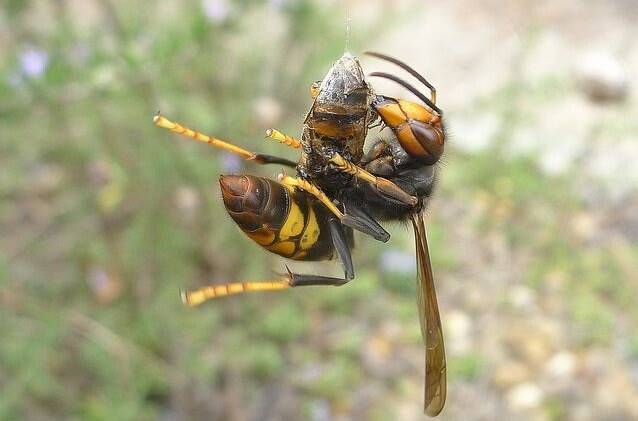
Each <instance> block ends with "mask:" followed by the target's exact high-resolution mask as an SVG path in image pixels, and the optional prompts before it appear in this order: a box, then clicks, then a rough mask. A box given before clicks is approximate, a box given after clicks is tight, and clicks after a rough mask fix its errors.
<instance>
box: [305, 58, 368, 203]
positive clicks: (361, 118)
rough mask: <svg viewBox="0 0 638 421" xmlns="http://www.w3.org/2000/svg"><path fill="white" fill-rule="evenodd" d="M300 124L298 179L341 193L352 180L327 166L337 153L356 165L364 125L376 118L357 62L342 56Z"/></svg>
mask: <svg viewBox="0 0 638 421" xmlns="http://www.w3.org/2000/svg"><path fill="white" fill-rule="evenodd" d="M313 96H314V103H313V104H312V107H311V109H310V112H309V113H308V115H307V116H306V119H305V121H304V129H303V134H302V138H301V143H302V153H301V159H300V161H299V164H298V166H297V170H298V172H299V175H300V176H301V177H303V178H306V179H308V180H311V181H312V182H313V183H315V184H316V185H317V186H319V187H320V188H322V189H323V190H324V191H327V192H330V191H334V190H342V189H343V188H344V187H345V186H347V185H349V184H351V182H352V179H351V178H352V177H351V176H350V175H348V174H344V172H343V171H340V170H339V169H338V168H336V167H335V166H334V164H332V163H331V162H330V158H331V157H332V156H333V155H334V154H335V153H338V154H339V155H341V156H342V157H343V158H345V159H346V160H348V161H350V162H359V161H360V160H361V157H362V156H363V145H364V142H365V138H366V135H367V133H368V125H369V124H370V123H371V122H372V121H373V120H374V119H376V118H377V115H376V113H375V112H374V108H372V107H371V104H372V101H373V100H374V94H373V91H372V88H371V86H370V85H369V84H368V82H367V81H366V79H365V75H364V73H363V69H362V68H361V65H360V64H359V60H357V58H356V57H354V56H352V55H351V54H350V53H345V54H344V55H343V56H342V57H341V58H340V59H339V60H337V62H336V63H335V64H334V65H333V66H332V68H331V69H330V70H329V71H328V73H327V74H326V76H325V77H324V79H323V80H322V81H320V82H319V83H318V88H316V89H313Z"/></svg>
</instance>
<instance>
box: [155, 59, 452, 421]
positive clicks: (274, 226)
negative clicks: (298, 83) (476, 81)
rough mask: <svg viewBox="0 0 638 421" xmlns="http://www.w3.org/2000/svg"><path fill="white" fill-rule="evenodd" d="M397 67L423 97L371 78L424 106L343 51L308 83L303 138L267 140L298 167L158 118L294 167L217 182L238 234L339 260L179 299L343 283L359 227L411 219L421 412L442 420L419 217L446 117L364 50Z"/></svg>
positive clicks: (442, 392) (294, 253)
mask: <svg viewBox="0 0 638 421" xmlns="http://www.w3.org/2000/svg"><path fill="white" fill-rule="evenodd" d="M367 54H369V55H371V56H373V57H377V58H380V59H382V60H386V61H389V62H392V63H394V64H396V65H397V66H399V67H401V68H402V69H403V70H405V71H406V72H408V73H410V74H411V75H412V76H413V77H415V78H416V79H417V80H418V81H419V82H420V83H422V84H423V85H425V87H426V88H428V89H429V91H430V96H429V97H428V96H426V95H424V94H423V93H421V92H420V91H419V90H417V89H416V88H414V87H413V86H412V85H411V84H409V83H407V82H406V81H404V80H402V79H400V78H398V77H396V76H394V75H392V74H388V73H379V72H375V73H371V74H370V76H375V77H382V78H386V79H389V80H392V81H394V82H396V83H398V84H400V85H401V86H403V87H404V88H406V89H407V90H409V91H410V92H411V93H413V94H414V95H415V96H416V97H418V98H419V99H420V100H421V101H422V102H423V104H418V103H415V102H411V101H407V100H403V99H396V98H392V97H388V96H384V95H377V94H376V93H375V92H374V90H373V89H372V87H371V85H370V84H369V82H368V81H367V79H366V77H365V75H364V73H363V70H362V68H361V66H360V64H359V61H358V60H357V59H356V58H355V57H354V56H352V55H350V54H349V53H345V54H344V55H343V56H342V57H341V58H340V59H339V60H338V61H337V62H336V63H335V64H334V65H333V67H332V68H331V69H330V71H329V72H328V73H327V74H326V76H325V77H324V79H323V80H322V81H319V82H315V83H314V84H313V85H312V87H311V94H312V97H313V104H312V106H311V108H310V111H309V112H308V114H307V116H306V118H305V120H304V127H303V131H302V134H301V139H297V138H295V137H292V136H289V135H285V134H282V133H280V132H278V131H277V130H274V129H269V130H268V131H267V132H266V135H267V137H270V138H272V139H274V140H278V141H279V142H281V143H283V144H285V145H288V146H290V147H292V148H298V149H301V156H300V158H299V161H298V162H292V161H290V160H287V159H285V158H280V157H276V156H271V155H264V154H258V153H254V152H250V151H247V150H245V149H243V148H240V147H238V146H235V145H233V144H231V143H227V142H224V141H222V140H220V139H217V138H214V137H211V136H207V135H204V134H202V133H199V132H197V131H194V130H191V129H189V128H187V127H184V126H182V125H180V124H178V123H174V122H172V121H170V120H168V119H166V118H165V117H163V116H162V115H159V114H158V115H157V116H156V117H155V120H154V121H155V124H156V125H158V126H160V127H164V128H167V129H169V130H171V131H173V132H176V133H179V134H182V135H184V136H187V137H191V138H193V139H195V140H198V141H201V142H205V143H208V144H210V145H211V146H215V147H218V148H221V149H224V150H227V151H229V152H232V153H235V154H237V155H239V156H241V157H243V158H245V159H247V160H251V161H254V162H256V163H259V164H270V163H276V164H280V165H284V166H288V167H291V168H294V169H295V170H296V175H295V176H294V177H293V176H288V175H284V174H281V175H280V176H279V177H278V180H271V179H268V178H265V177H257V176H251V175H223V176H221V177H220V186H221V191H222V198H223V201H224V205H225V206H226V210H227V211H228V213H229V215H230V216H231V217H232V218H233V220H234V221H235V223H237V225H238V226H239V228H240V229H241V230H242V231H243V232H244V233H245V234H246V235H247V236H248V237H249V238H250V239H252V240H253V241H255V242H256V243H257V244H259V245H260V246H262V247H263V248H265V249H266V250H268V251H270V252H272V253H276V254H278V255H280V256H282V257H286V258H290V259H294V260H302V261H313V260H328V259H332V258H334V257H335V255H336V256H338V257H339V259H340V260H341V262H342V264H343V269H344V276H343V277H342V278H337V277H330V276H322V275H314V274H297V273H292V272H290V271H288V273H286V274H284V275H282V276H281V277H280V278H279V279H275V280H270V281H259V282H252V281H251V282H234V283H229V284H222V285H211V286H206V287H202V288H199V289H197V290H192V291H187V292H184V293H183V294H182V299H183V300H184V302H185V303H187V304H189V305H198V304H200V303H202V302H204V301H206V300H209V299H212V298H217V297H221V296H226V295H231V294H238V293H242V292H246V291H268V290H278V289H285V288H291V287H298V286H310V285H335V286H338V285H343V284H345V283H347V282H349V281H350V280H351V279H353V278H354V265H353V262H352V257H351V249H352V247H353V245H354V240H353V230H357V231H360V232H362V233H365V234H367V235H370V236H372V237H373V238H375V239H377V240H379V241H383V242H386V241H388V240H389V238H390V234H388V232H387V231H386V230H385V229H384V228H383V227H382V226H381V225H380V224H379V222H378V221H394V220H406V219H410V220H411V222H412V226H413V229H414V235H415V244H416V255H417V265H418V276H417V283H418V288H417V301H418V307H419V320H420V326H421V333H422V334H423V339H424V342H425V366H426V370H425V378H426V381H425V412H426V414H428V415H430V416H436V415H438V414H439V413H440V411H441V410H442V409H443V406H444V404H445V398H446V371H447V370H446V363H445V350H444V343H443V334H442V330H441V321H440V316H439V310H438V304H437V299H436V292H435V289H434V281H433V275H432V268H431V264H430V257H429V250H428V245H427V239H426V233H425V225H424V223H423V214H422V211H423V209H424V207H425V206H426V204H427V200H428V198H429V197H430V195H431V194H432V190H433V186H434V183H435V179H436V164H437V162H438V161H439V158H440V157H441V155H442V153H443V149H444V144H445V130H444V126H443V121H442V114H443V113H442V111H441V110H440V109H439V108H438V106H437V105H436V90H435V89H434V87H433V86H432V85H431V84H430V83H429V82H428V81H427V80H426V79H425V78H424V77H423V76H421V75H420V74H419V73H417V72H416V71H415V70H413V69H412V68H411V67H409V66H407V65H406V64H404V63H403V62H401V61H399V60H397V59H395V58H392V57H389V56H386V55H383V54H379V53H367ZM377 125H384V126H386V127H388V128H390V130H391V132H392V136H390V138H387V139H382V140H378V141H376V142H375V143H374V144H373V145H371V147H369V148H368V149H367V150H365V149H364V145H365V141H366V137H367V135H368V130H369V129H370V128H372V127H374V126H377Z"/></svg>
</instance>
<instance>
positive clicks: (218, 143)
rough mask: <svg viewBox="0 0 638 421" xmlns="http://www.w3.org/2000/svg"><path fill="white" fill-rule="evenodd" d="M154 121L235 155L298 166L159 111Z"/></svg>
mask: <svg viewBox="0 0 638 421" xmlns="http://www.w3.org/2000/svg"><path fill="white" fill-rule="evenodd" d="M153 123H155V125H156V126H158V127H162V128H164V129H168V130H170V131H172V132H173V133H177V134H181V135H182V136H186V137H190V138H191V139H195V140H197V141H198V142H203V143H207V144H209V145H211V146H214V147H216V148H220V149H223V150H225V151H228V152H230V153H234V154H235V155H239V156H240V157H242V158H244V159H246V160H248V161H254V162H256V163H257V164H280V165H285V166H287V167H292V168H295V167H296V166H297V163H296V162H293V161H290V160H288V159H285V158H281V157H278V156H273V155H266V154H259V153H255V152H250V151H248V150H246V149H244V148H240V147H239V146H235V145H233V144H232V143H228V142H224V141H223V140H221V139H217V138H216V137H212V136H208V135H205V134H203V133H200V132H198V131H196V130H193V129H190V128H188V127H185V126H182V125H181V124H179V123H175V122H173V121H171V120H169V119H167V118H166V117H164V116H163V115H161V114H159V113H158V114H157V115H156V116H155V117H154V118H153Z"/></svg>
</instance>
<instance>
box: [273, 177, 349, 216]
mask: <svg viewBox="0 0 638 421" xmlns="http://www.w3.org/2000/svg"><path fill="white" fill-rule="evenodd" d="M278 179H279V182H280V183H283V184H285V185H287V186H290V187H298V188H300V189H301V190H304V191H306V192H308V193H310V194H311V195H313V196H314V197H316V198H317V199H319V201H320V202H321V203H323V204H324V206H325V207H327V208H328V210H329V211H330V212H332V213H333V214H334V215H335V216H336V217H337V218H339V220H343V213H342V212H341V211H340V210H339V208H337V206H336V205H335V204H334V203H332V200H330V198H329V197H328V196H326V194H325V193H324V192H322V191H321V190H320V189H319V187H317V186H315V185H314V184H312V183H310V182H309V181H306V180H304V179H303V178H299V177H291V176H289V175H285V174H279V176H278Z"/></svg>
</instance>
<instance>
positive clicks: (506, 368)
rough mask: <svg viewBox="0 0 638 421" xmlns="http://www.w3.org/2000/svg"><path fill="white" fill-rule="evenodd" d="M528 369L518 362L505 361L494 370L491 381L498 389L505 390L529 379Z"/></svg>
mask: <svg viewBox="0 0 638 421" xmlns="http://www.w3.org/2000/svg"><path fill="white" fill-rule="evenodd" d="M530 374H531V372H530V369H529V367H528V366H526V365H525V364H523V363H521V362H519V361H505V362H503V363H501V364H499V365H498V366H497V367H496V369H495V370H494V375H493V376H492V381H493V382H494V384H495V385H496V386H498V387H500V388H503V389H507V388H510V387H512V386H514V385H515V384H520V383H523V382H526V381H529V379H530Z"/></svg>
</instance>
